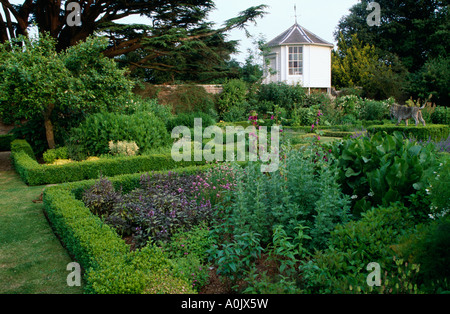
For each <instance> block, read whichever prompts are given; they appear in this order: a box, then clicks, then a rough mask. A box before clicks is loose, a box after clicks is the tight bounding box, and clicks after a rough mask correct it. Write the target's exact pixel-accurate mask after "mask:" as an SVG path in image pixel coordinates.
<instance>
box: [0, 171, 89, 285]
mask: <svg viewBox="0 0 450 314" xmlns="http://www.w3.org/2000/svg"><path fill="white" fill-rule="evenodd" d="M43 188H44V187H43V186H37V187H28V186H27V185H25V184H24V183H23V182H22V181H21V180H20V178H19V176H18V175H17V174H16V172H14V171H11V170H10V171H0V293H1V294H47V293H52V294H68V293H82V288H81V287H76V286H75V287H69V286H68V285H67V281H66V280H67V275H68V274H69V273H70V272H69V271H67V270H66V267H67V264H68V263H70V262H71V261H72V260H71V259H70V257H69V255H68V254H67V252H66V251H65V249H64V248H63V247H62V246H61V244H60V242H59V240H58V239H57V238H56V236H55V234H54V233H53V232H52V229H51V227H50V225H49V223H48V221H47V219H46V218H45V216H44V213H43V210H42V209H43V208H42V207H43V205H42V203H41V202H36V203H34V202H32V201H33V200H36V199H38V198H39V196H40V194H41V192H42V190H43Z"/></svg>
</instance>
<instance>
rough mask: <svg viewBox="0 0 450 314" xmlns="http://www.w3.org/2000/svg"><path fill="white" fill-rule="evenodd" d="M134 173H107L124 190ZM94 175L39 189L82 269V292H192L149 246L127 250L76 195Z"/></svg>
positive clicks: (135, 176)
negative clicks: (114, 174) (113, 175)
mask: <svg viewBox="0 0 450 314" xmlns="http://www.w3.org/2000/svg"><path fill="white" fill-rule="evenodd" d="M211 166H212V165H206V166H201V167H196V166H191V167H187V168H183V169H177V170H175V171H176V172H182V173H196V172H198V171H204V170H206V169H208V168H209V167H211ZM141 175H142V173H140V174H127V175H120V176H116V177H112V178H110V180H111V182H112V183H113V184H114V185H115V186H117V187H119V186H122V187H123V191H124V192H128V191H130V190H132V189H133V188H135V187H137V186H138V185H139V179H140V177H141ZM94 183H95V180H94V179H92V180H86V181H80V182H72V183H65V184H60V185H57V186H50V187H47V188H46V189H45V190H44V195H43V203H44V212H45V214H46V216H47V217H48V220H49V221H50V223H51V225H52V228H53V229H54V231H55V233H56V234H57V235H58V236H59V238H60V239H61V242H62V243H63V245H64V246H65V248H66V249H67V251H68V252H69V254H70V255H71V256H72V257H73V258H74V259H75V261H77V262H78V263H79V264H80V266H81V267H82V268H83V270H84V276H83V279H84V289H85V291H86V292H87V293H94V294H98V293H102V294H103V293H118V294H119V293H120V294H122V293H194V291H193V290H192V289H191V288H190V286H189V284H188V283H187V282H185V281H183V280H182V279H180V278H178V277H176V276H175V275H172V274H171V267H172V262H171V260H170V259H168V258H167V257H166V256H165V255H164V254H163V253H162V251H161V250H160V249H159V248H157V247H155V246H153V245H147V246H146V247H144V248H142V249H140V250H136V251H132V252H130V250H129V247H128V246H127V245H126V243H125V242H124V241H123V240H122V239H121V238H120V237H119V236H118V234H117V233H116V232H115V231H114V230H113V229H112V228H111V227H109V226H107V225H106V224H103V222H102V220H101V219H100V218H99V217H97V216H95V215H94V214H92V213H91V212H90V210H89V209H88V208H87V207H86V206H85V205H84V203H83V202H82V201H81V200H80V197H81V194H82V192H83V191H84V190H85V189H87V188H89V187H90V186H92V185H93V184H94Z"/></svg>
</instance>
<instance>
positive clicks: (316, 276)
mask: <svg viewBox="0 0 450 314" xmlns="http://www.w3.org/2000/svg"><path fill="white" fill-rule="evenodd" d="M413 226H414V219H413V217H412V216H411V215H410V213H409V211H408V210H407V209H406V208H405V207H403V206H401V205H400V204H392V205H391V206H389V207H379V208H372V209H370V210H369V211H367V212H365V213H363V214H362V218H361V219H360V220H358V221H351V222H348V223H346V224H342V225H337V226H336V228H335V230H334V231H332V232H331V237H330V243H329V244H330V245H329V248H327V249H325V250H324V251H317V252H316V253H315V254H314V255H313V256H312V259H311V260H310V261H309V262H308V263H304V264H303V265H302V266H301V267H300V270H301V271H303V272H305V276H306V278H307V279H306V278H305V281H304V284H305V285H306V287H308V290H309V291H311V292H315V293H317V292H320V293H348V292H349V290H350V286H352V287H358V286H359V287H360V289H362V290H363V291H368V289H369V287H368V286H367V284H366V278H367V275H368V274H369V273H368V272H367V271H366V266H367V264H368V263H370V262H377V263H379V264H380V267H381V270H382V271H383V272H386V273H387V274H389V275H390V274H392V273H397V269H396V266H395V264H394V263H392V257H393V256H394V254H395V253H394V251H393V250H392V248H391V246H392V245H394V244H396V243H398V241H399V239H400V238H401V237H402V236H403V235H404V234H407V233H408V232H410V230H411V229H412V228H413ZM374 288H375V289H376V287H374Z"/></svg>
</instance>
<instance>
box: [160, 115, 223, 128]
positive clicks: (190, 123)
mask: <svg viewBox="0 0 450 314" xmlns="http://www.w3.org/2000/svg"><path fill="white" fill-rule="evenodd" d="M196 118H200V119H202V127H208V126H210V125H214V124H215V123H216V122H215V121H214V119H213V118H212V117H211V116H210V115H208V114H206V113H204V112H190V113H180V114H177V115H176V116H175V117H173V118H171V119H170V120H169V121H168V122H167V124H166V127H167V130H168V131H169V132H172V130H173V128H175V127H177V126H186V127H188V128H194V122H195V120H194V119H196Z"/></svg>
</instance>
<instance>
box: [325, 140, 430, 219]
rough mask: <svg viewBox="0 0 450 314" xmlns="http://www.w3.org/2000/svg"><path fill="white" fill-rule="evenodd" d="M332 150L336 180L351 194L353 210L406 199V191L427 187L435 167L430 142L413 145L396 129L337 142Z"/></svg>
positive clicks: (362, 209)
mask: <svg viewBox="0 0 450 314" xmlns="http://www.w3.org/2000/svg"><path fill="white" fill-rule="evenodd" d="M332 152H333V154H334V156H335V157H336V158H337V159H338V167H339V169H340V170H339V182H340V183H341V184H342V185H343V189H344V191H345V193H346V194H348V195H352V199H353V205H354V206H353V212H354V213H358V212H360V211H364V210H366V209H368V208H370V207H371V206H376V205H380V204H382V205H384V206H388V205H389V204H390V203H392V202H395V201H402V202H405V201H406V198H407V197H408V196H409V195H411V194H413V193H415V192H416V191H418V190H424V189H425V188H426V187H428V184H429V183H428V179H429V178H430V175H431V174H432V172H433V171H434V169H435V167H436V160H435V151H434V147H433V146H432V145H428V146H426V147H422V146H420V145H416V144H415V143H414V142H410V141H409V140H404V139H403V136H402V135H401V134H400V133H398V132H394V134H393V135H389V134H386V133H384V134H383V133H381V132H379V133H376V134H375V135H373V136H371V137H358V138H355V139H346V140H344V141H343V142H336V143H335V144H334V145H333V147H332Z"/></svg>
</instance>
